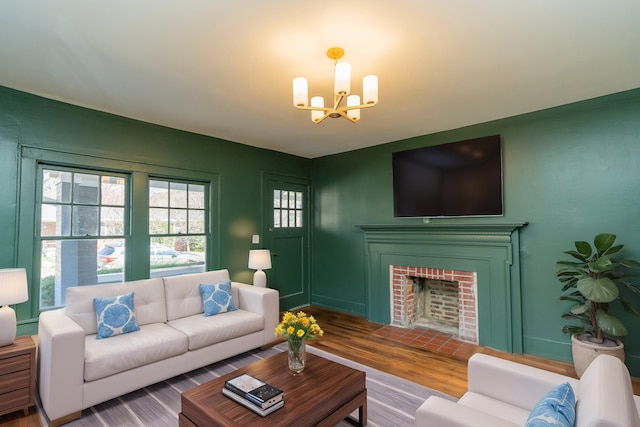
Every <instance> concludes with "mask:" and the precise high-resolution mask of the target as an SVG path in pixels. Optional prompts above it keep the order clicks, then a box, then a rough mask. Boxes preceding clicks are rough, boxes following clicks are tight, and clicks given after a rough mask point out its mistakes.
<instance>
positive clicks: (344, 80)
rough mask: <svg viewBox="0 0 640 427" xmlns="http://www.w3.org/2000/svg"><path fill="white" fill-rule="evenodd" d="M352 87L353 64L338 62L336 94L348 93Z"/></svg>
mask: <svg viewBox="0 0 640 427" xmlns="http://www.w3.org/2000/svg"><path fill="white" fill-rule="evenodd" d="M349 89H351V65H350V64H349V63H348V62H338V63H337V64H336V76H335V87H334V92H335V94H336V95H338V96H340V95H348V94H349Z"/></svg>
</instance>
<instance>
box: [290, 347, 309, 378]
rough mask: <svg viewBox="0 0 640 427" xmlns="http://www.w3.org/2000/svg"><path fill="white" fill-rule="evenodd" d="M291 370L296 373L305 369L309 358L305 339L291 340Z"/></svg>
mask: <svg viewBox="0 0 640 427" xmlns="http://www.w3.org/2000/svg"><path fill="white" fill-rule="evenodd" d="M287 343H288V344H289V345H288V347H289V357H288V361H289V370H290V371H291V372H293V373H294V374H299V373H300V372H302V371H303V370H304V364H305V361H306V358H307V344H306V341H305V340H289V341H287Z"/></svg>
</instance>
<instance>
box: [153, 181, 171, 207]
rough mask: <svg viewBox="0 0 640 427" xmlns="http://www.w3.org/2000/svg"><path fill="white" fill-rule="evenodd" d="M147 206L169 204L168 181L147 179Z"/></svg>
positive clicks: (166, 205)
mask: <svg viewBox="0 0 640 427" xmlns="http://www.w3.org/2000/svg"><path fill="white" fill-rule="evenodd" d="M149 206H154V207H160V208H166V207H168V206H169V183H168V182H167V181H154V180H151V181H149Z"/></svg>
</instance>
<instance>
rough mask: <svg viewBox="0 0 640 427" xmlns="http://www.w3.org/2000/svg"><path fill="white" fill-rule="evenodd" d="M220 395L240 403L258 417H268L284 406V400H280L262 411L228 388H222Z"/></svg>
mask: <svg viewBox="0 0 640 427" xmlns="http://www.w3.org/2000/svg"><path fill="white" fill-rule="evenodd" d="M222 394H224V395H225V396H227V397H229V398H230V399H233V400H235V401H236V402H238V403H240V404H241V405H243V406H244V407H245V408H248V409H250V410H252V411H253V412H255V413H256V414H258V415H260V416H261V417H266V416H267V415H269V414H270V413H272V412H273V411H275V410H278V409H280V408H282V407H283V406H284V400H280V401H279V402H277V403H275V404H273V405H271V406H269V407H268V408H267V409H262V408H260V407H258V406H257V405H256V404H255V403H253V402H251V401H249V400H247V399H245V398H243V397H242V396H240V395H239V394H237V393H235V392H233V391H231V390H229V389H228V388H223V389H222Z"/></svg>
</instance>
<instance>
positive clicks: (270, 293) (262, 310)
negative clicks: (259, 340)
mask: <svg viewBox="0 0 640 427" xmlns="http://www.w3.org/2000/svg"><path fill="white" fill-rule="evenodd" d="M232 286H234V287H237V288H238V308H241V309H243V310H247V311H252V312H254V313H258V314H260V315H261V316H262V317H264V342H263V345H266V344H269V343H271V342H273V341H275V339H276V337H275V332H274V331H275V329H276V326H278V322H279V317H280V293H279V292H278V291H277V290H275V289H271V288H260V287H257V286H251V285H247V284H244V283H238V282H232Z"/></svg>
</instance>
